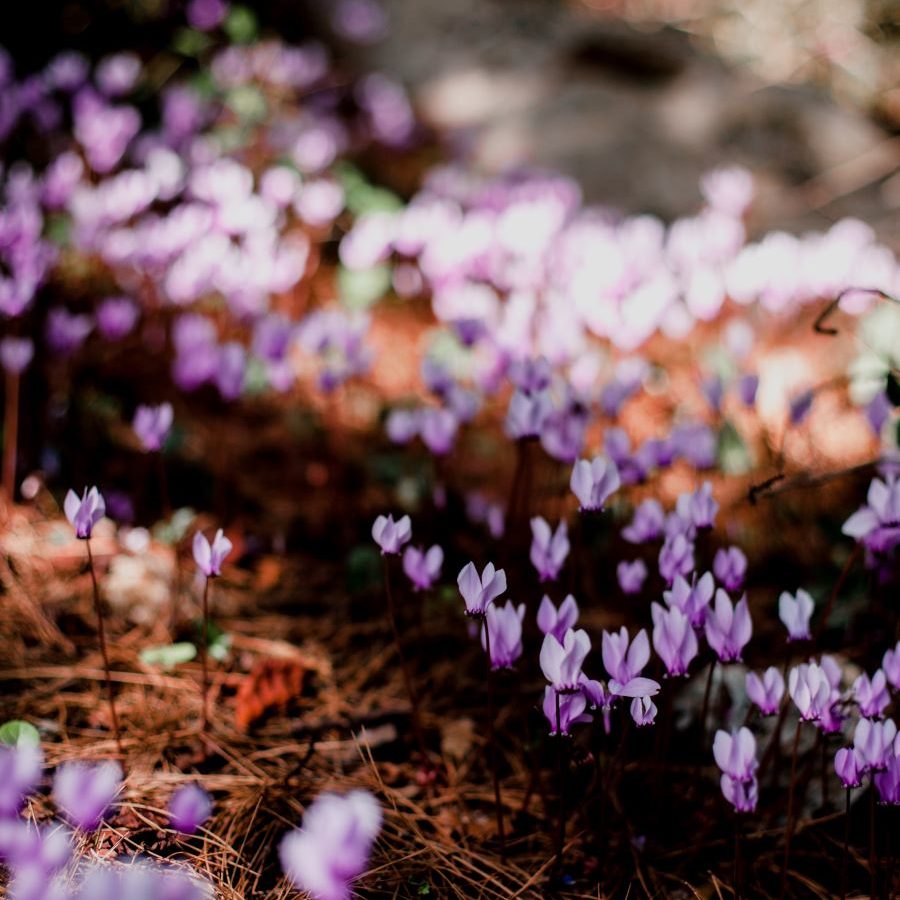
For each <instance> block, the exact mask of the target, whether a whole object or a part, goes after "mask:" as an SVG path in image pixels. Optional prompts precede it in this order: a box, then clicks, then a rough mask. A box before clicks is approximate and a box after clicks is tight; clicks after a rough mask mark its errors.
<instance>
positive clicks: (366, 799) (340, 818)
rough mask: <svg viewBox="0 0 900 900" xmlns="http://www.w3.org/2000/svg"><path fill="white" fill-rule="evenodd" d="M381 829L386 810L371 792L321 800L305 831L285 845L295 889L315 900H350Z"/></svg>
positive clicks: (284, 861)
mask: <svg viewBox="0 0 900 900" xmlns="http://www.w3.org/2000/svg"><path fill="white" fill-rule="evenodd" d="M380 829H381V808H380V807H379V806H378V801H377V800H376V799H375V798H374V797H373V796H372V794H370V793H369V792H368V791H364V790H355V791H351V792H350V793H349V794H345V795H344V796H340V795H338V794H320V795H319V796H318V797H317V798H316V799H315V801H314V802H313V803H312V805H311V806H310V807H309V808H308V809H307V810H306V815H304V817H303V826H302V827H301V828H297V829H295V830H294V831H290V832H288V833H287V834H286V835H285V836H284V838H283V839H282V841H281V844H280V845H279V847H278V856H279V858H280V859H281V868H282V869H283V870H284V873H285V875H287V877H288V878H289V879H290V881H291V883H292V884H293V885H294V887H296V888H297V889H298V890H301V891H308V892H309V894H311V895H312V897H314V898H315V900H349V898H350V897H351V896H352V894H353V881H354V879H356V878H357V877H358V876H359V875H361V874H362V873H363V872H364V871H365V869H366V866H367V865H368V863H369V855H370V853H371V852H372V845H373V844H374V843H375V838H376V837H377V836H378V832H379V830H380Z"/></svg>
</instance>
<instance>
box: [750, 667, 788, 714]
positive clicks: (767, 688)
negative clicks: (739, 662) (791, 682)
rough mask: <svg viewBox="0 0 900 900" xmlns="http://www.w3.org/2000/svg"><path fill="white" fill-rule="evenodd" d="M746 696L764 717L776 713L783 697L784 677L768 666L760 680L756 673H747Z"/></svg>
mask: <svg viewBox="0 0 900 900" xmlns="http://www.w3.org/2000/svg"><path fill="white" fill-rule="evenodd" d="M746 684H747V696H748V697H749V698H750V701H751V702H752V703H755V704H756V705H757V706H758V707H759V711H760V712H761V713H762V714H763V715H764V716H771V715H773V714H774V713H776V712H778V708H779V706H781V698H782V697H783V696H784V677H783V676H782V674H781V672H780V671H779V670H778V669H776V668H775V666H769V668H768V669H766V671H765V672H763V674H762V677H761V678H760V676H759V675H757V673H756V672H748V673H747V682H746Z"/></svg>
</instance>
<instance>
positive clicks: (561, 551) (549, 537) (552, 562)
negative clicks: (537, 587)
mask: <svg viewBox="0 0 900 900" xmlns="http://www.w3.org/2000/svg"><path fill="white" fill-rule="evenodd" d="M531 534H532V539H531V552H530V558H531V564H532V565H533V566H534V568H535V570H536V571H537V573H538V576H539V577H540V580H541V581H556V579H557V578H558V577H559V573H560V570H561V569H562V567H563V563H564V562H565V561H566V557H567V556H568V555H569V530H568V528H567V526H566V523H565V521H561V522H560V523H559V525H558V526H557V528H556V531H552V530H551V528H550V526H549V525H548V524H547V521H546V520H545V519H543V518H542V517H541V516H535V517H534V518H533V519H532V520H531Z"/></svg>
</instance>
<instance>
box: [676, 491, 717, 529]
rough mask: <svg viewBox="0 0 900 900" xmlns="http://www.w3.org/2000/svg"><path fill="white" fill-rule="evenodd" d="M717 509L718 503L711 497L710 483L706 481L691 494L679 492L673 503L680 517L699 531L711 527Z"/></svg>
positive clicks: (714, 520)
mask: <svg viewBox="0 0 900 900" xmlns="http://www.w3.org/2000/svg"><path fill="white" fill-rule="evenodd" d="M718 510H719V504H718V503H717V502H716V501H715V500H714V499H713V495H712V484H711V483H710V482H708V481H704V482H703V484H702V485H701V486H700V488H698V489H697V490H696V491H694V492H693V493H691V494H681V495H680V496H679V497H678V500H677V501H676V503H675V512H676V513H678V515H679V516H680V517H681V519H683V520H684V521H685V522H689V523H690V524H691V525H693V527H694V528H696V529H698V530H700V531H702V530H705V529H708V528H712V527H713V525H714V524H715V522H716V513H717V512H718Z"/></svg>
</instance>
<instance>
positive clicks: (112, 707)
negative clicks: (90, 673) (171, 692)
mask: <svg viewBox="0 0 900 900" xmlns="http://www.w3.org/2000/svg"><path fill="white" fill-rule="evenodd" d="M85 543H86V544H87V557H88V569H89V570H90V573H91V585H92V586H93V588H94V611H95V612H96V613H97V635H98V637H99V638H100V653H101V654H102V655H103V672H104V675H105V676H106V694H107V696H108V698H109V712H110V716H111V718H112V726H113V733H114V734H115V737H116V748H117V749H118V752H119V756H120V757H122V758H123V759H124V758H125V754H124V753H123V752H122V734H121V732H120V731H119V716H118V715H117V713H116V701H115V697H114V696H113V685H112V678H111V677H110V674H109V653H108V652H107V649H106V627H105V625H104V622H103V606H102V605H101V603H100V589H99V588H98V587H97V573H96V572H95V571H94V554H93V552H92V551H91V539H90V538H88V539H87V540H86V541H85Z"/></svg>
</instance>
